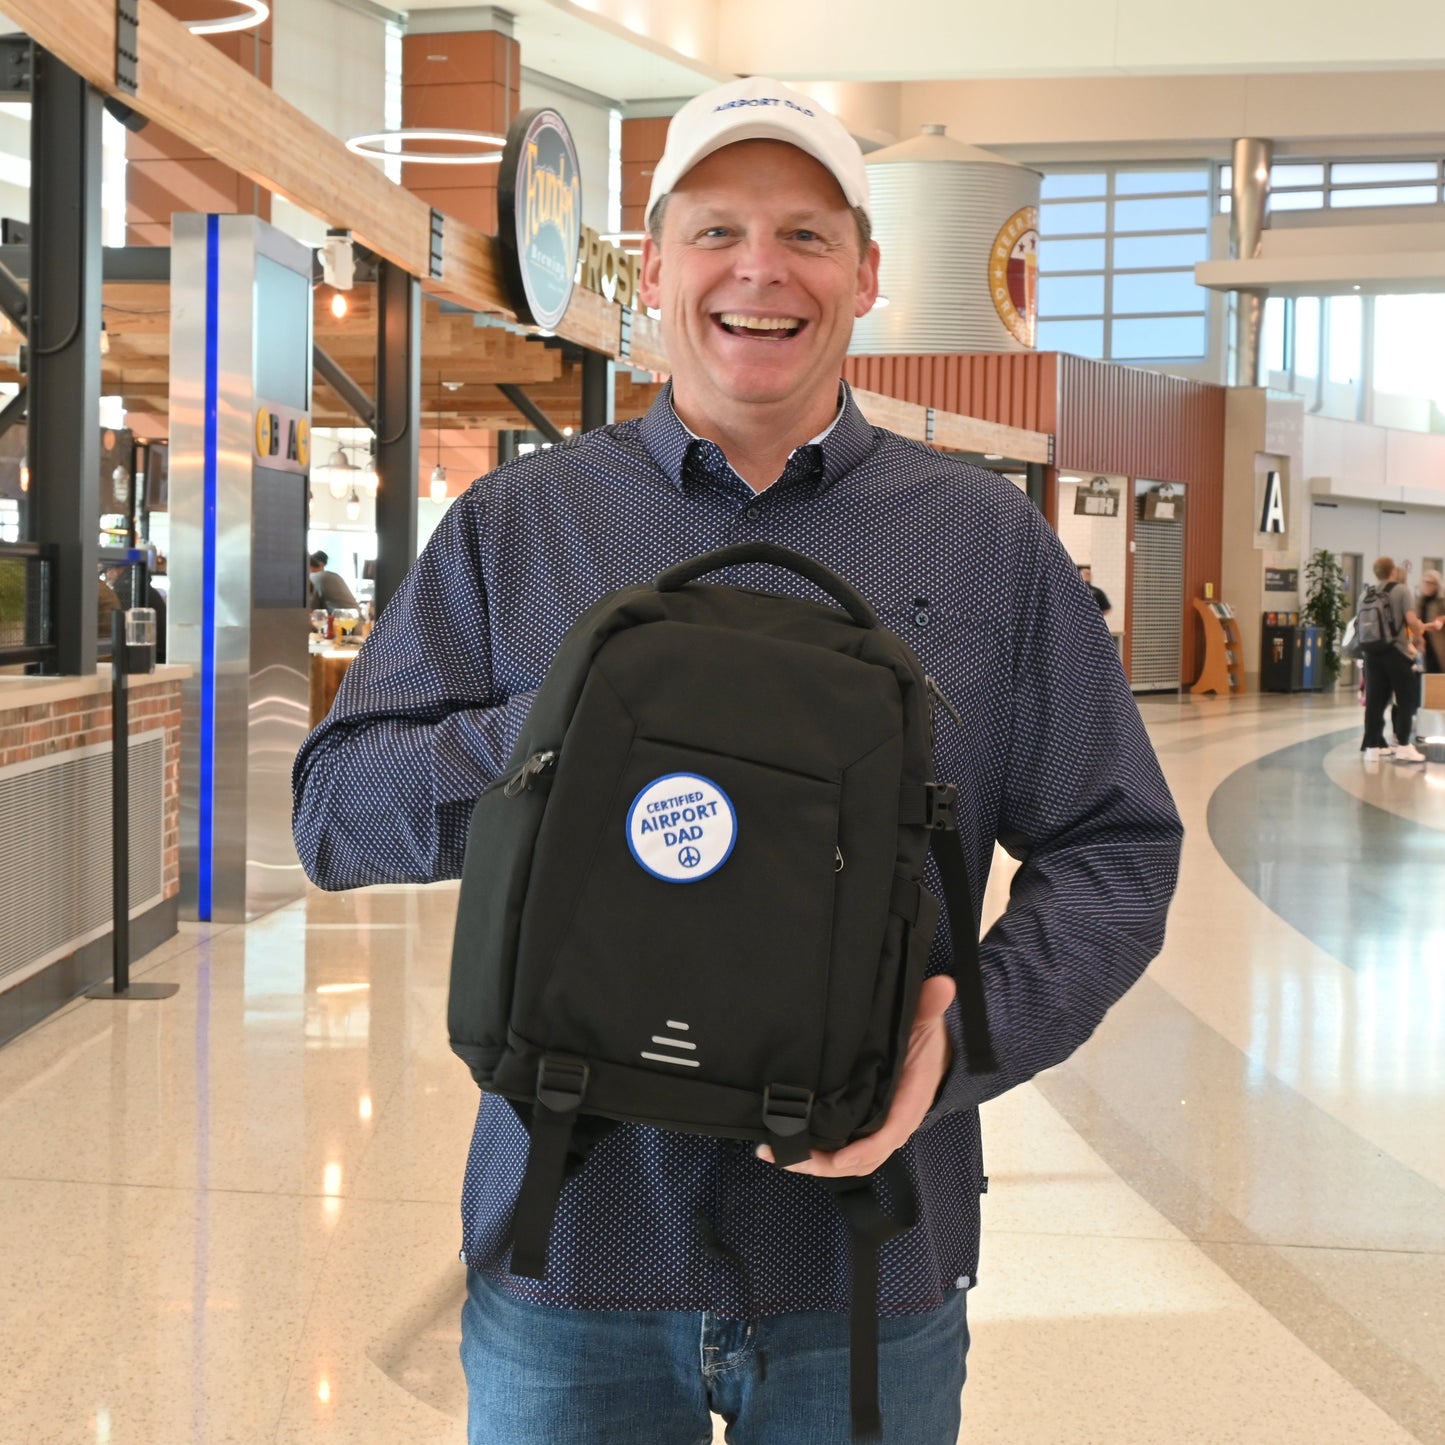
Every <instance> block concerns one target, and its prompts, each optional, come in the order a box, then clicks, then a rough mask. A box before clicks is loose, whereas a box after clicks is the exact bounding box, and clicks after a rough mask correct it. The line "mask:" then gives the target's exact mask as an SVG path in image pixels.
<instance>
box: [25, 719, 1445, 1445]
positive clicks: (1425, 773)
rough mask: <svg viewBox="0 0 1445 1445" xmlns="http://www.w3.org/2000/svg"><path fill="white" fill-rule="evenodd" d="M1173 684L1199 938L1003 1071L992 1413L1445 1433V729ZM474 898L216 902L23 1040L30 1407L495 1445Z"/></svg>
mask: <svg viewBox="0 0 1445 1445" xmlns="http://www.w3.org/2000/svg"><path fill="white" fill-rule="evenodd" d="M1141 706H1142V710H1143V713H1144V715H1145V718H1146V720H1147V722H1148V724H1149V727H1150V730H1151V733H1152V735H1153V737H1154V739H1155V741H1156V744H1157V746H1158V748H1159V754H1160V758H1161V761H1162V763H1163V765H1164V768H1165V770H1166V772H1167V774H1168V777H1169V780H1170V782H1171V785H1172V786H1173V788H1174V790H1175V794H1176V797H1177V798H1178V800H1179V805H1180V809H1181V811H1182V813H1183V815H1184V820H1185V823H1186V826H1187V828H1188V830H1189V834H1188V841H1187V843H1186V851H1185V862H1184V871H1183V878H1182V883H1181V889H1180V894H1179V898H1178V901H1177V903H1176V906H1175V909H1174V912H1173V915H1172V920H1171V926H1170V932H1169V941H1168V945H1167V947H1166V949H1165V951H1164V954H1163V955H1162V956H1161V958H1160V959H1159V960H1158V962H1157V963H1156V964H1155V965H1154V966H1153V968H1151V970H1150V972H1149V974H1148V975H1147V976H1146V978H1145V979H1144V981H1143V982H1142V983H1141V984H1140V985H1139V987H1137V988H1136V989H1135V990H1134V991H1133V992H1132V993H1131V994H1130V995H1129V996H1128V997H1127V998H1126V999H1125V1001H1124V1002H1123V1003H1122V1004H1121V1005H1120V1006H1119V1007H1118V1008H1117V1009H1116V1010H1115V1011H1114V1012H1113V1013H1112V1014H1111V1015H1110V1017H1109V1019H1108V1020H1107V1021H1106V1023H1105V1025H1104V1027H1103V1028H1102V1029H1101V1030H1100V1031H1099V1033H1098V1034H1097V1035H1096V1037H1095V1038H1094V1039H1093V1040H1091V1042H1090V1043H1089V1044H1088V1045H1087V1046H1086V1047H1085V1048H1084V1049H1083V1050H1081V1051H1080V1053H1079V1054H1078V1055H1076V1056H1075V1058H1074V1059H1072V1060H1070V1061H1069V1062H1068V1063H1067V1064H1065V1065H1063V1066H1062V1067H1060V1068H1058V1069H1055V1070H1052V1071H1050V1072H1049V1073H1048V1074H1047V1075H1044V1076H1042V1077H1040V1078H1039V1079H1038V1080H1036V1081H1035V1082H1034V1083H1032V1084H1030V1085H1028V1086H1026V1087H1024V1088H1021V1089H1018V1090H1016V1091H1014V1092H1013V1093H1012V1094H1010V1095H1008V1096H1007V1097H1005V1098H1003V1099H1000V1100H998V1101H996V1102H995V1103H993V1104H991V1105H989V1106H988V1109H987V1111H986V1116H985V1144H986V1148H987V1151H988V1164H989V1174H990V1178H991V1189H990V1193H989V1195H988V1196H987V1198H986V1200H985V1226H986V1237H985V1243H984V1251H985V1252H984V1260H983V1265H982V1280H983V1282H982V1284H981V1285H980V1286H979V1287H978V1288H977V1289H976V1290H975V1291H974V1293H973V1294H972V1296H971V1299H970V1323H971V1325H972V1327H973V1332H974V1348H973V1352H972V1355H971V1357H970V1383H969V1386H968V1389H967V1391H966V1393H965V1397H964V1420H965V1425H964V1432H963V1435H962V1437H961V1438H962V1439H963V1440H966V1441H969V1442H1005V1441H1008V1442H1014V1445H1018V1442H1026V1445H1032V1442H1049V1445H1074V1442H1091V1445H1092V1442H1101V1445H1102V1442H1107V1445H1136V1442H1137V1445H1144V1442H1149V1445H1153V1442H1161V1445H1172V1442H1184V1441H1200V1442H1211V1445H1221V1442H1234V1441H1244V1442H1261V1445H1284V1442H1300V1445H1304V1442H1309V1445H1333V1442H1340V1445H1392V1442H1407V1441H1412V1440H1414V1441H1424V1442H1445V888H1442V883H1445V873H1442V871H1441V866H1440V865H1441V864H1442V863H1445V766H1441V767H1435V766H1431V767H1429V768H1421V767H1415V768H1403V767H1397V766H1394V765H1392V764H1389V763H1381V764H1375V765H1373V766H1369V765H1365V764H1363V763H1362V762H1361V761H1360V759H1359V756H1358V753H1357V747H1358V729H1359V722H1360V712H1359V708H1358V706H1357V705H1355V704H1354V702H1353V700H1352V699H1344V698H1343V697H1342V698H1341V699H1340V700H1338V701H1336V700H1335V699H1322V698H1286V697H1271V698H1256V697H1245V698H1241V699H1238V700H1236V701H1233V702H1230V701H1227V700H1226V701H1217V700H1213V699H1209V700H1204V701H1202V702H1200V701H1191V700H1184V701H1182V702H1181V701H1177V700H1175V699H1174V698H1172V697H1171V698H1168V699H1145V700H1143V701H1142V704H1141ZM1061 745H1067V743H1066V741H1064V742H1063V743H1062V744H1061ZM1006 885H1007V878H1006V874H1005V870H1004V868H1003V867H1002V866H1001V867H1000V868H999V869H998V870H997V872H996V875H995V877H994V879H993V881H992V884H991V888H990V904H989V908H990V913H993V912H996V911H997V909H998V908H1000V907H1001V906H1002V904H1003V901H1004V898H1005V897H1006ZM455 900H456V893H455V889H454V887H449V886H438V887H435V888H430V889H402V888H398V889H377V890H372V891H369V892H365V893H357V894H342V895H336V896H327V895H323V894H319V893H318V894H313V895H311V896H310V897H308V898H307V899H305V900H304V901H303V902H301V903H298V904H296V905H294V906H292V907H289V908H287V909H285V910H283V911H281V912H278V913H276V914H273V915H271V916H269V917H266V918H263V919H261V920H259V921H257V922H255V923H253V924H251V925H249V926H246V927H230V928H220V927H217V928H206V927H187V928H186V929H185V930H184V932H183V933H182V934H181V935H180V936H178V937H177V938H175V939H172V940H171V941H170V942H169V943H168V944H167V945H166V946H165V947H164V948H162V949H160V950H158V951H157V952H156V953H155V954H153V955H151V956H150V957H149V958H147V959H146V960H145V962H144V963H143V964H142V965H141V966H140V968H139V969H138V971H137V972H138V973H139V974H142V975H144V976H146V977H149V978H154V979H173V980H176V981H178V982H179V983H180V984H181V990H180V992H179V994H177V995H176V996H175V997H174V998H173V999H171V1000H169V1001H167V1002H164V1003H131V1004H112V1003H99V1002H79V1003H76V1004H73V1005H71V1006H70V1007H69V1008H67V1009H66V1010H64V1011H63V1012H62V1013H60V1014H58V1015H56V1016H55V1017H53V1018H52V1019H50V1020H48V1021H47V1022H46V1023H45V1024H43V1025H42V1026H40V1027H38V1028H36V1029H34V1030H32V1031H31V1032H30V1033H28V1034H26V1035H24V1036H22V1037H21V1038H19V1039H18V1040H16V1041H15V1042H13V1043H12V1044H10V1045H9V1046H7V1047H5V1048H4V1049H0V1346H3V1363H4V1368H3V1369H0V1441H3V1442H5V1445H48V1442H58V1445H82V1442H85V1445H172V1442H176V1445H180V1442H223V1441H234V1442H238V1445H263V1442H265V1445H270V1442H286V1445H303V1442H306V1445H309V1442H342V1441H345V1442H348V1445H371V1442H376V1445H432V1442H437V1445H441V1442H449V1445H460V1442H462V1441H463V1440H464V1438H465V1431H464V1428H463V1425H462V1422H461V1415H462V1408H463V1391H462V1382H461V1378H460V1374H459V1371H458V1367H457V1365H456V1344H457V1340H458V1337H459V1331H458V1326H457V1310H458V1308H459V1303H460V1298H461V1290H462V1278H461V1267H460V1265H459V1264H458V1263H457V1259H456V1249H457V1242H458V1238H457V1236H458V1223H457V1194H458V1189H459V1183H460V1176H461V1169H462V1164H463V1159H464V1154H465V1148H466V1142H467V1138H468V1134H469V1130H470V1126H471V1116H472V1111H473V1108H474V1105H475V1095H474V1091H473V1088H472V1086H471V1083H470V1081H469V1079H468V1077H467V1075H466V1072H465V1070H464V1069H463V1068H462V1066H461V1065H460V1064H459V1063H457V1062H456V1061H455V1060H454V1059H453V1057H452V1056H451V1054H450V1053H449V1051H448V1049H447V1046H446V1040H445V1029H444V1018H443V1011H444V1004H445V984H446V965H447V956H448V951H449V944H450V938H449V933H450V921H451V917H452V913H453V909H454V907H455ZM718 1438H719V1439H721V1434H720V1433H719V1437H718ZM558 1445H565V1442H558Z"/></svg>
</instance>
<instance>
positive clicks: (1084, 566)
mask: <svg viewBox="0 0 1445 1445" xmlns="http://www.w3.org/2000/svg"><path fill="white" fill-rule="evenodd" d="M1079 576H1080V577H1081V578H1082V579H1083V581H1084V585H1085V586H1086V587H1088V589H1089V591H1090V593H1092V594H1093V598H1094V601H1095V602H1096V603H1098V606H1099V613H1100V615H1101V616H1103V617H1107V616H1108V615H1109V614H1110V613H1111V612H1112V611H1113V610H1114V605H1113V603H1111V602H1110V601H1109V594H1108V593H1107V592H1105V591H1104V589H1103V588H1102V587H1095V586H1094V569H1093V568H1092V567H1091V566H1090V565H1089V564H1088V563H1087V562H1080V563H1079Z"/></svg>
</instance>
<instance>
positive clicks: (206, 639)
mask: <svg viewBox="0 0 1445 1445" xmlns="http://www.w3.org/2000/svg"><path fill="white" fill-rule="evenodd" d="M220 241H221V218H220V217H219V216H207V217H206V403H205V406H206V409H205V442H204V445H203V446H202V448H201V466H202V479H201V497H202V502H201V505H202V514H201V737H200V774H201V777H200V788H201V796H200V799H199V810H198V812H199V817H198V828H197V833H198V836H197V839H196V917H197V918H199V919H200V920H201V921H202V922H209V921H210V917H211V893H212V858H211V854H212V850H213V848H214V845H215V784H216V492H217V480H216V463H217V451H218V446H217V440H218V439H217V425H216V421H217V416H218V412H219V396H218V391H219V383H220V368H219V361H218V346H217V333H218V331H219V329H220V309H221V245H220Z"/></svg>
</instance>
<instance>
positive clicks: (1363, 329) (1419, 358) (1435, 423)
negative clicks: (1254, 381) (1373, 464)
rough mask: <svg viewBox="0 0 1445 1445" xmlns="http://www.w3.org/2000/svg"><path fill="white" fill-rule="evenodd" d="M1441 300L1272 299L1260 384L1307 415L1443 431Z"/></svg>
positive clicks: (1444, 329)
mask: <svg viewBox="0 0 1445 1445" xmlns="http://www.w3.org/2000/svg"><path fill="white" fill-rule="evenodd" d="M1441 335H1445V294H1438V293H1428V294H1425V295H1415V296H1363V295H1358V294H1351V293H1347V294H1345V295H1341V296H1325V297H1320V296H1295V297H1284V296H1271V297H1270V298H1269V300H1268V301H1267V302H1266V303H1265V308H1264V330H1263V334H1262V336H1261V338H1260V351H1261V358H1262V366H1261V371H1262V377H1261V380H1262V381H1263V382H1265V383H1266V384H1267V385H1269V386H1272V387H1274V388H1276V389H1278V390H1283V391H1292V392H1294V393H1295V394H1296V395H1298V396H1301V397H1303V398H1304V400H1305V403H1306V405H1307V407H1308V408H1309V410H1310V411H1312V412H1318V413H1320V414H1321V415H1324V416H1333V417H1339V418H1342V419H1344V420H1347V421H1364V422H1373V423H1374V424H1375V425H1377V426H1387V427H1397V428H1400V429H1402V430H1406V431H1434V432H1441V431H1445V410H1442V408H1445V349H1442V347H1441V346H1440V343H1439V339H1438V338H1439V337H1440V336H1441Z"/></svg>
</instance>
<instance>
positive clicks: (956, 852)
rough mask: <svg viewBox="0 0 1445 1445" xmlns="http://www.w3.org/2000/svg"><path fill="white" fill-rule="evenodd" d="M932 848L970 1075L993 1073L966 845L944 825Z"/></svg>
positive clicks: (935, 834) (994, 1060)
mask: <svg viewBox="0 0 1445 1445" xmlns="http://www.w3.org/2000/svg"><path fill="white" fill-rule="evenodd" d="M931 846H932V848H933V856H934V858H935V859H936V860H937V862H938V878H939V882H940V883H942V885H943V899H944V902H945V903H947V904H948V926H949V930H950V932H951V933H952V935H953V978H954V982H955V983H956V984H957V986H958V1013H959V1018H960V1020H961V1021H962V1024H963V1046H964V1051H965V1053H966V1054H967V1060H966V1066H967V1068H968V1072H969V1073H970V1074H991V1073H993V1072H994V1071H995V1070H996V1069H997V1068H998V1059H997V1057H996V1056H995V1054H994V1051H993V1040H992V1039H991V1038H990V1037H989V1031H988V1003H987V1000H986V999H985V998H984V992H983V970H982V968H981V967H980V965H979V960H978V925H977V924H976V923H975V922H974V916H973V895H972V893H971V892H970V891H969V887H968V863H967V861H966V860H965V858H964V856H963V844H962V842H961V841H960V840H959V836H958V831H957V829H955V828H953V827H951V826H945V827H939V828H935V829H934V830H933V835H932V842H931Z"/></svg>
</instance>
